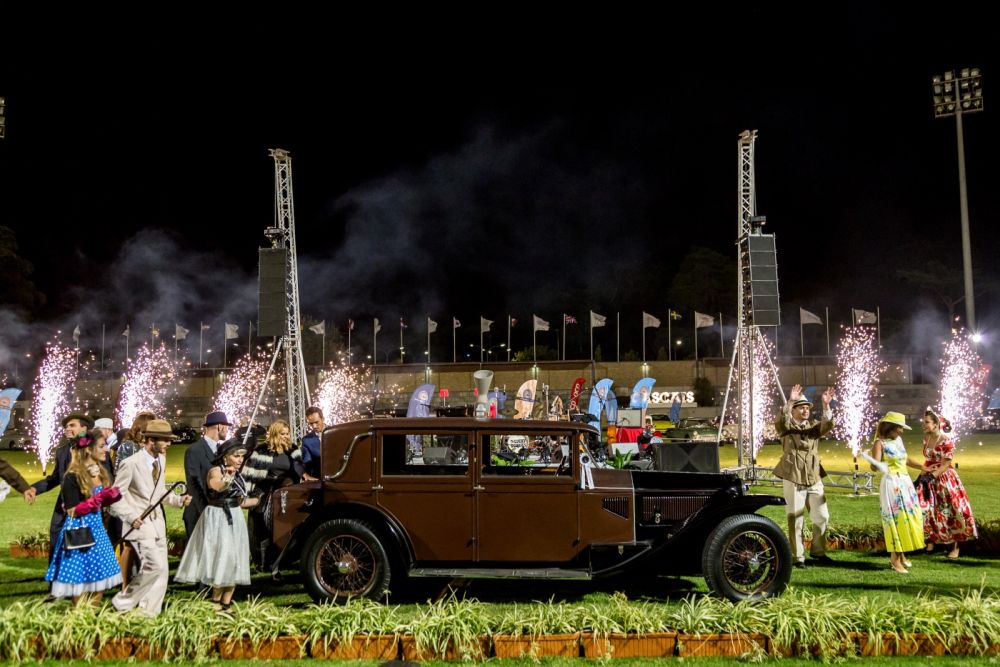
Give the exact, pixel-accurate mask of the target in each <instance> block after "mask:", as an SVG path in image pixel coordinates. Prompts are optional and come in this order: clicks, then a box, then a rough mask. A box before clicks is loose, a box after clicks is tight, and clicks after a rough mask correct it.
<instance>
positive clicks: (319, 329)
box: [309, 320, 326, 336]
mask: <svg viewBox="0 0 1000 667" xmlns="http://www.w3.org/2000/svg"><path fill="white" fill-rule="evenodd" d="M309 331H312V332H313V333H314V334H319V335H320V336H325V335H326V320H323V321H322V322H320V323H319V324H314V325H312V326H311V327H309Z"/></svg>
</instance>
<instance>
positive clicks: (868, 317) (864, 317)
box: [851, 308, 878, 324]
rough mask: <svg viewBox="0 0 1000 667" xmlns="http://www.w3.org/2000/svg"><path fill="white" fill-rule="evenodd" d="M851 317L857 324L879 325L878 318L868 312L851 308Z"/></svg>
mask: <svg viewBox="0 0 1000 667" xmlns="http://www.w3.org/2000/svg"><path fill="white" fill-rule="evenodd" d="M851 316H852V317H851V319H853V320H854V323H855V324H878V318H877V317H875V313H873V312H870V311H867V310H858V309H855V308H851Z"/></svg>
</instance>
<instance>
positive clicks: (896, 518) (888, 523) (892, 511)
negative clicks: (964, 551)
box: [863, 412, 924, 574]
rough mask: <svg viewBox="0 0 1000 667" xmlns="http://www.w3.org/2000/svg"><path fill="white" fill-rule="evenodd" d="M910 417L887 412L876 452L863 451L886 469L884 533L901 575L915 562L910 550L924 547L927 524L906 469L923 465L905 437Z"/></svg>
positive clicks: (874, 464)
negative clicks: (915, 458)
mask: <svg viewBox="0 0 1000 667" xmlns="http://www.w3.org/2000/svg"><path fill="white" fill-rule="evenodd" d="M909 429H910V427H909V426H907V425H906V418H905V417H904V416H903V415H902V414H901V413H899V412H887V413H886V414H885V417H883V418H882V419H881V420H880V421H879V423H878V427H877V431H876V437H875V443H874V444H873V445H872V453H871V455H870V456H869V455H868V454H863V456H864V458H865V459H867V460H868V461H869V463H871V464H872V467H873V468H875V469H877V470H879V471H881V472H882V482H881V483H880V484H879V503H880V505H881V507H882V532H883V534H884V535H885V548H886V551H888V552H889V564H890V565H892V569H894V570H895V571H896V572H899V573H900V574H907V573H908V571H907V569H906V568H908V567H910V566H911V565H912V563H910V561H909V560H907V558H906V552H907V551H915V550H917V549H923V548H924V523H923V516H922V514H921V511H920V503H919V502H918V500H917V492H916V490H915V489H914V488H913V482H911V481H910V475H909V474H908V473H907V472H906V466H907V464H909V465H911V466H913V467H915V468H919V467H920V463H919V462H917V461H913V460H909V459H908V457H907V456H906V447H904V446H903V438H902V437H901V436H902V434H903V431H904V430H909Z"/></svg>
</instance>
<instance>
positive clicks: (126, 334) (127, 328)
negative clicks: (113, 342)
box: [122, 324, 132, 338]
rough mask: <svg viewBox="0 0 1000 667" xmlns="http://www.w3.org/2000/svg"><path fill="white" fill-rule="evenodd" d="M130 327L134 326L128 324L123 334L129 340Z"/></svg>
mask: <svg viewBox="0 0 1000 667" xmlns="http://www.w3.org/2000/svg"><path fill="white" fill-rule="evenodd" d="M130 326H132V325H131V324H126V325H125V331H123V332H122V335H123V336H125V337H126V338H128V330H129V327H130Z"/></svg>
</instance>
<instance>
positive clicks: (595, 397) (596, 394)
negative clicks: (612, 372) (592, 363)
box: [587, 378, 618, 430]
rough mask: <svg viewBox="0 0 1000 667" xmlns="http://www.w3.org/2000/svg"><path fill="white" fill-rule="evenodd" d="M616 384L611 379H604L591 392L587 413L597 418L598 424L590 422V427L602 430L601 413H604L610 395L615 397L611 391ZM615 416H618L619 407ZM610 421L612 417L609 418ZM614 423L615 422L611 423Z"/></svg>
mask: <svg viewBox="0 0 1000 667" xmlns="http://www.w3.org/2000/svg"><path fill="white" fill-rule="evenodd" d="M612 384H614V380H611V379H610V378H604V379H603V380H600V381H599V382H598V383H597V384H595V385H594V389H593V390H592V391H591V392H590V403H588V404H587V412H588V413H590V414H592V415H594V416H595V417H597V421H596V422H590V425H591V426H593V427H594V428H596V429H597V430H601V413H602V412H604V406H605V404H606V403H607V400H608V394H609V393H610V394H611V396H612V397H613V396H614V392H612V391H611V385H612ZM615 416H616V417H617V416H618V410H617V406H616V409H615ZM608 420H609V421H610V420H611V419H610V416H609V417H608ZM611 423H612V424H613V423H614V422H613V421H612V422H611Z"/></svg>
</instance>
